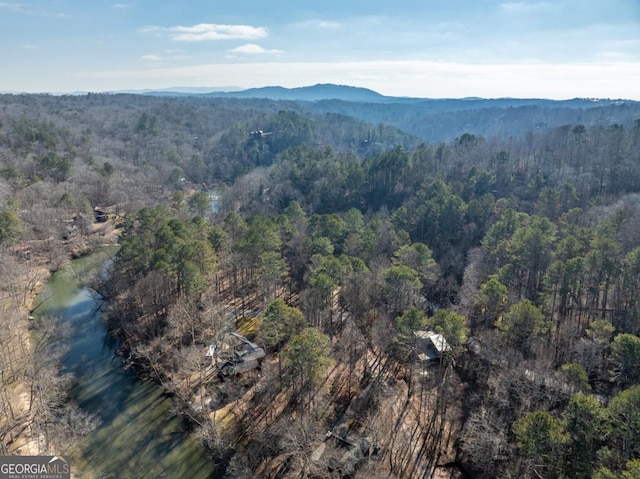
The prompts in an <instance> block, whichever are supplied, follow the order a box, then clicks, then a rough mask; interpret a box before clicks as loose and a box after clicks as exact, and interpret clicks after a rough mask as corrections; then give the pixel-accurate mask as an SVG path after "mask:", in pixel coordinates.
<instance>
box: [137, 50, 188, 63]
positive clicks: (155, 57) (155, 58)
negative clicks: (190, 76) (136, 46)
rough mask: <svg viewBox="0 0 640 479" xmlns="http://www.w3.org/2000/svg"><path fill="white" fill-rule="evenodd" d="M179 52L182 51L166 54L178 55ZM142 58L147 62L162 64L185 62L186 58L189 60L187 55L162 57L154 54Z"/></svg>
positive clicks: (171, 51) (169, 51) (172, 51)
mask: <svg viewBox="0 0 640 479" xmlns="http://www.w3.org/2000/svg"><path fill="white" fill-rule="evenodd" d="M179 51H180V50H165V52H166V53H176V52H179ZM140 58H141V59H142V60H144V61H147V62H153V63H161V62H170V61H176V60H184V59H185V58H188V56H186V55H167V56H160V55H156V54H154V53H149V54H147V55H142V56H141V57H140Z"/></svg>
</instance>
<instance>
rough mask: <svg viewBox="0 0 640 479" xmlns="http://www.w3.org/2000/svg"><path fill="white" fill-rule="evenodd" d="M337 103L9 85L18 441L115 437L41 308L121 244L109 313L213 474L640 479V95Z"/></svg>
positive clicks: (0, 353)
mask: <svg viewBox="0 0 640 479" xmlns="http://www.w3.org/2000/svg"><path fill="white" fill-rule="evenodd" d="M343 103H345V102H343ZM346 103H348V102H346ZM325 106H326V102H315V103H305V102H293V101H274V100H269V99H233V98H201V97H180V98H168V97H162V98H159V97H151V96H140V95H124V94H118V95H109V94H89V95H83V96H60V97H56V96H48V95H1V96H0V257H1V260H0V285H1V286H0V294H1V296H0V308H1V309H2V313H1V314H0V318H1V319H0V321H2V326H1V327H2V329H3V330H4V331H5V334H4V335H3V336H1V337H0V369H1V371H2V377H1V380H2V388H1V392H0V437H2V442H1V443H0V444H1V445H0V448H1V449H0V452H1V453H3V454H6V453H11V452H12V449H11V448H12V443H13V442H14V441H15V437H16V436H19V435H20V433H21V432H23V431H24V430H25V429H26V426H25V425H26V424H28V425H29V426H30V430H31V431H34V430H35V431H37V434H40V435H44V436H45V437H46V438H47V441H46V442H47V444H49V445H50V447H52V448H54V447H58V448H60V447H68V446H69V444H70V443H72V442H73V441H78V440H80V441H81V440H82V439H81V438H82V435H84V434H87V433H88V432H89V431H90V430H91V428H93V427H95V421H94V418H92V417H89V416H88V415H87V414H85V413H84V412H83V411H82V410H81V409H80V408H79V407H78V406H77V405H74V404H73V403H72V401H70V400H69V399H68V397H67V392H68V388H69V387H70V383H72V379H71V378H69V377H68V375H65V374H63V373H62V371H61V369H60V361H61V357H62V356H63V354H64V334H63V333H64V331H61V329H60V328H59V327H57V326H56V325H55V324H54V325H52V324H47V323H46V322H43V321H40V320H33V319H28V317H29V315H30V314H31V312H32V310H33V307H34V304H33V303H32V301H33V299H34V295H35V294H36V293H37V289H38V287H39V285H41V284H42V282H43V281H44V280H45V279H46V277H47V275H48V274H49V273H50V272H53V271H56V270H58V269H61V268H63V267H64V265H65V264H67V263H68V261H69V260H70V258H71V257H77V256H82V255H86V254H88V253H91V252H92V251H94V250H96V249H97V248H98V247H99V246H101V245H102V244H104V243H109V242H110V241H111V239H114V238H115V239H114V241H117V242H118V244H119V245H120V246H119V249H118V252H117V254H116V256H115V259H114V263H113V267H112V270H111V271H110V274H109V276H108V277H107V278H106V279H105V278H103V279H99V278H96V280H94V281H92V282H91V285H92V287H94V288H95V289H96V290H97V291H99V292H100V294H101V295H102V296H103V297H104V298H105V300H106V304H107V308H106V311H105V313H104V319H105V321H107V323H108V324H109V327H110V329H111V331H112V333H113V335H114V336H116V337H117V338H118V339H119V341H120V345H121V346H120V349H119V354H120V355H121V356H122V357H123V358H124V359H125V361H126V362H127V363H128V364H129V365H130V366H131V367H132V368H134V370H135V371H136V373H137V374H138V375H139V377H140V378H141V379H147V380H148V379H151V380H153V381H155V382H157V383H158V384H160V385H161V386H162V388H163V389H164V390H165V391H166V394H167V395H168V396H170V397H172V399H173V400H174V402H175V405H176V406H175V408H176V411H179V414H182V415H184V416H185V417H186V418H187V419H188V420H189V421H190V423H191V424H192V426H193V428H194V430H195V431H197V434H198V437H200V439H201V441H202V442H203V444H205V446H206V447H207V450H208V453H209V455H210V460H211V462H212V464H214V465H215V468H216V471H217V476H216V477H230V478H245V477H270V478H294V477H306V478H318V479H320V478H359V477H369V478H372V479H373V478H413V477H424V478H431V477H435V478H468V477H473V478H496V477H498V478H591V477H594V478H598V479H609V478H634V477H638V476H639V475H640V295H639V294H638V292H639V291H640V228H638V224H639V223H640V104H638V103H635V102H605V103H603V104H598V103H597V102H594V104H593V106H592V107H587V106H580V107H577V106H576V107H571V108H543V107H540V106H527V105H524V106H522V107H513V106H507V107H501V106H500V105H499V102H498V103H496V104H494V105H488V106H486V107H485V105H484V104H483V106H482V108H475V107H474V108H473V109H469V110H464V109H462V107H460V106H459V104H456V107H455V108H456V109H455V110H449V111H438V112H431V113H429V115H428V116H429V117H432V119H431V120H430V121H432V123H429V122H427V121H426V120H425V121H424V122H422V123H420V120H424V119H425V118H426V117H424V116H420V115H418V114H417V113H415V112H416V111H418V107H417V106H415V105H414V106H412V107H411V110H408V111H405V116H404V117H403V116H402V115H403V110H402V105H370V104H356V103H354V104H350V105H346V106H344V105H343V104H342V103H341V107H344V110H343V111H340V112H338V111H323V108H325ZM355 111H359V112H360V115H359V116H358V115H356V116H357V117H356V116H351V114H353V112H355ZM533 111H535V114H533V113H532V112H533ZM366 112H370V113H366ZM371 112H375V114H373V113H371ZM411 112H414V113H415V114H414V116H411V115H410V113H411ZM365 113H366V114H365ZM412 119H413V120H412ZM439 120H440V123H438V121H439ZM412 122H413V126H412V128H402V126H403V125H407V124H409V123H412ZM429 125H434V127H433V128H429ZM438 125H439V127H438V128H440V129H438V128H436V126H438ZM479 125H483V126H482V127H480V126H479ZM510 127H513V130H510ZM427 130H428V131H427ZM445 130H446V131H445ZM456 131H458V132H459V133H455V136H451V135H452V132H456ZM212 203H213V208H212ZM97 212H100V214H101V215H102V214H103V213H102V212H104V216H101V217H100V218H98V215H97ZM105 220H106V221H105ZM96 221H99V223H96ZM238 338H243V339H242V340H239V339H238ZM429 338H430V339H429ZM234 341H235V342H234ZM237 341H240V343H242V344H236V343H237ZM243 341H244V343H243ZM429 341H430V342H429ZM212 345H213V346H215V348H213V349H215V350H216V351H215V353H211V354H209V353H208V351H212V348H211V346H212ZM239 348H244V349H243V350H242V351H243V352H242V353H239ZM234 349H235V352H234ZM258 350H259V351H262V352H263V353H264V354H261V355H257V354H256V355H255V357H256V358H257V359H255V361H256V363H253V362H252V363H251V367H249V366H247V367H246V368H244V367H239V365H240V366H242V365H244V364H249V360H247V361H246V362H245V363H242V362H238V360H237V359H235V360H234V361H235V363H234V364H235V366H234V367H233V368H231V369H225V368H224V367H223V366H222V365H223V364H225V365H227V364H228V362H227V363H224V362H223V361H222V359H224V358H225V357H226V358H229V357H234V358H237V357H242V356H241V355H242V354H245V353H246V352H247V351H250V352H249V354H252V353H256V352H257V351H258ZM225 355H226V356H225ZM258 356H260V357H258ZM252 357H253V356H252ZM216 360H217V362H216ZM252 361H253V359H252ZM232 363H233V361H232ZM43 377H47V378H48V380H47V381H46V382H44V381H42V378H43ZM43 384H46V387H44V386H43ZM20 392H22V393H23V395H24V396H28V397H29V398H30V399H29V400H28V401H27V406H28V407H27V408H26V411H23V412H19V411H18V410H17V407H16V397H17V395H19V393H20ZM70 450H72V448H71V449H70Z"/></svg>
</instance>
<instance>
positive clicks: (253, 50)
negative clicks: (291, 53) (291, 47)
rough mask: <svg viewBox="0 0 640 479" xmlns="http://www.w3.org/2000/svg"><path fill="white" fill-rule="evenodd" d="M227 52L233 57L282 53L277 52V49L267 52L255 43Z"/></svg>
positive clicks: (280, 51)
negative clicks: (233, 55)
mask: <svg viewBox="0 0 640 479" xmlns="http://www.w3.org/2000/svg"><path fill="white" fill-rule="evenodd" d="M229 52H230V53H233V54H235V55H265V54H280V53H284V51H282V50H277V49H270V50H268V49H266V48H264V47H261V46H260V45H257V44H255V43H247V44H245V45H240V46H239V47H236V48H233V49H231V50H229Z"/></svg>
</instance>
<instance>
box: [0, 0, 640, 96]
mask: <svg viewBox="0 0 640 479" xmlns="http://www.w3.org/2000/svg"><path fill="white" fill-rule="evenodd" d="M0 41H1V44H2V48H0V65H1V67H0V68H1V71H2V73H1V74H0V91H27V92H40V91H48V92H72V91H114V90H125V89H147V88H168V87H175V86H192V87H196V86H206V87H228V86H236V87H240V88H250V87H260V86H267V85H281V86H286V87H296V86H304V85H312V84H315V83H329V82H330V83H338V84H347V85H354V86H362V87H367V88H371V89H374V90H376V91H379V92H380V93H383V94H387V95H396V96H417V97H432V98H443V97H454V98H457V97H467V96H482V97H490V98H495V97H504V96H511V97H545V98H557V99H561V98H573V97H600V98H632V99H637V100H640V0H547V1H535V0H520V1H518V0H514V1H511V0H505V1H498V0H421V1H418V0H411V1H398V2H390V1H388V0H386V1H381V0H367V1H361V0H356V1H347V0H342V1H337V0H328V1H316V2H300V1H297V2H294V1H290V2H266V1H247V0H234V1H227V2H215V1H211V0H206V1H200V0H199V1H184V2H174V1H166V0H154V1H146V0H142V1H140V0H137V1H131V2H128V1H122V2H121V3H117V2H113V1H101V0H51V1H28V0H25V1H20V0H18V1H8V2H5V1H0Z"/></svg>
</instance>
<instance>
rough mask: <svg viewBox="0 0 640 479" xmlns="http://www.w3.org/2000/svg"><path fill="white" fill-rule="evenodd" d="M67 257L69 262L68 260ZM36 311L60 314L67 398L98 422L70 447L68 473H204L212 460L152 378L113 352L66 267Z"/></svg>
mask: <svg viewBox="0 0 640 479" xmlns="http://www.w3.org/2000/svg"><path fill="white" fill-rule="evenodd" d="M74 265H75V266H77V264H76V263H75V262H74ZM42 296H43V298H45V299H46V300H45V301H44V303H43V304H42V307H41V308H40V309H41V310H42V311H38V312H40V313H47V314H50V315H55V316H59V317H61V318H62V319H63V320H64V321H65V322H67V323H68V324H69V325H70V326H71V328H72V331H73V332H72V338H71V340H70V343H69V351H68V353H67V354H66V356H65V360H64V368H65V369H66V370H67V371H73V372H74V373H75V374H76V377H77V384H76V386H75V387H74V389H73V391H72V398H73V399H74V400H75V401H77V402H78V404H79V405H80V407H81V408H82V409H84V410H85V411H87V412H89V413H91V414H94V415H96V416H97V417H99V418H100V420H101V426H100V427H99V428H98V429H97V430H96V431H94V432H93V433H92V434H90V435H89V436H87V437H86V438H84V439H83V441H82V443H81V445H80V447H79V451H77V452H75V453H74V454H73V462H72V468H73V470H74V476H75V477H82V478H92V479H93V478H114V479H115V478H118V479H120V478H125V479H126V478H131V479H134V478H135V479H138V478H146V477H154V478H180V479H190V478H194V479H197V478H208V477H213V471H212V469H213V468H212V465H211V463H210V462H209V461H208V460H207V456H206V452H205V450H204V448H203V447H202V446H201V444H200V443H199V442H198V440H197V438H195V437H194V435H193V434H190V433H189V432H188V431H187V426H188V425H187V424H186V423H185V422H184V421H183V420H182V418H181V417H176V416H173V415H172V414H170V407H171V402H170V400H169V399H168V398H167V397H165V396H164V395H163V394H162V390H161V389H160V388H159V387H158V385H157V384H155V383H153V382H151V381H147V382H140V381H138V380H137V379H136V377H135V375H134V374H133V372H132V371H130V370H125V369H124V368H123V365H122V360H121V359H120V358H119V357H118V356H116V355H115V354H114V349H115V344H113V340H109V339H108V338H109V336H108V335H107V330H106V326H105V324H104V323H103V322H102V321H101V320H100V309H99V307H100V301H99V298H98V297H97V296H96V295H95V294H94V293H92V292H91V291H89V290H88V289H87V288H84V287H81V286H80V285H79V283H78V281H77V280H76V279H75V278H74V274H69V271H66V272H61V273H57V274H56V275H54V276H53V277H52V278H51V279H50V280H49V282H48V283H47V286H46V288H45V290H44V291H43V295H42Z"/></svg>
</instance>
